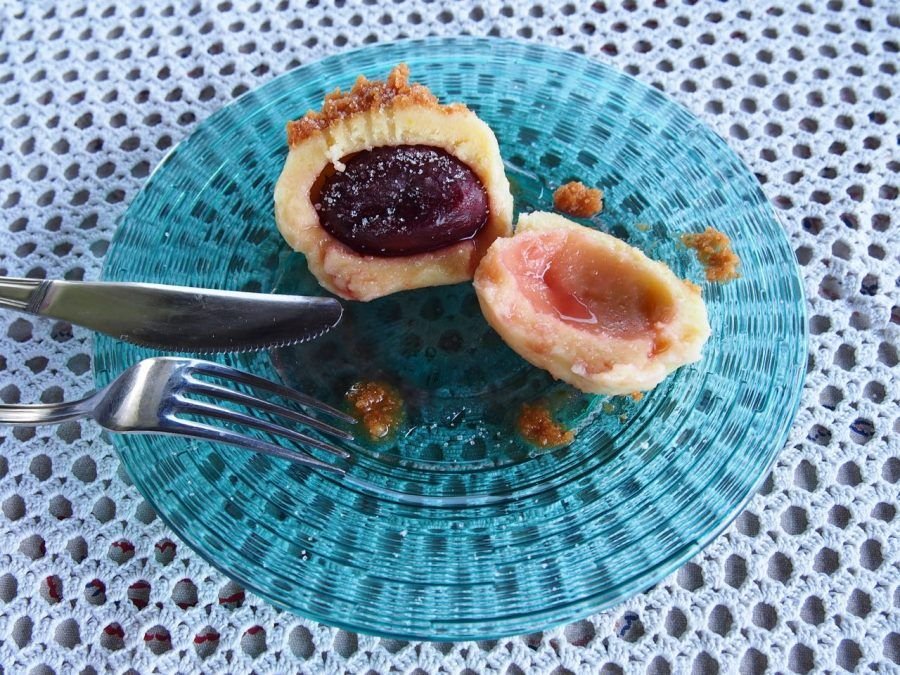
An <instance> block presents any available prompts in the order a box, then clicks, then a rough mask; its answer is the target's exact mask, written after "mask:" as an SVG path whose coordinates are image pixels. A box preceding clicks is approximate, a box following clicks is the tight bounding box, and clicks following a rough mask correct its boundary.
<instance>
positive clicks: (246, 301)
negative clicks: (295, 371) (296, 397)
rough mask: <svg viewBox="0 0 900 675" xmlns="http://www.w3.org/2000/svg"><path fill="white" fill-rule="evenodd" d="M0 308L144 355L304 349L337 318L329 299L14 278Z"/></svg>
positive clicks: (6, 284) (337, 307) (1, 285)
mask: <svg viewBox="0 0 900 675" xmlns="http://www.w3.org/2000/svg"><path fill="white" fill-rule="evenodd" d="M0 307H3V308H7V309H14V310H18V311H20V312H27V313H29V314H36V315H38V316H46V317H50V318H54V319H61V320H63V321H68V322H69V323H74V324H78V325H79V326H84V327H85V328H90V329H91V330H95V331H97V332H98V333H104V334H106V335H110V336H112V337H114V338H117V339H120V340H125V341H127V342H133V343H135V344H138V345H142V346H145V347H152V348H154V349H161V350H165V351H174V352H192V353H207V352H226V351H253V350H258V349H271V348H274V347H280V346H285V345H289V344H294V343H297V342H306V341H308V340H312V339H315V338H317V337H319V336H320V335H322V334H324V333H326V332H328V331H329V330H331V329H332V328H333V327H334V326H336V325H337V323H338V322H339V321H340V320H341V315H342V313H343V308H342V307H341V304H340V303H339V302H338V301H337V300H335V299H333V298H317V297H307V296H299V295H273V294H268V293H245V292H241V291H218V290H210V289H203V288H189V287H186V286H167V285H163V284H139V283H116V282H102V281H98V282H88V281H48V280H43V279H18V278H13V277H0Z"/></svg>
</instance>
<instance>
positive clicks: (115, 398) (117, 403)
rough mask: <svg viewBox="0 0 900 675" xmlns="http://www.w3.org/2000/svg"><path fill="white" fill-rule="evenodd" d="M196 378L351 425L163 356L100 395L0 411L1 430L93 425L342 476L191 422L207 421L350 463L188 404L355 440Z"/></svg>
mask: <svg viewBox="0 0 900 675" xmlns="http://www.w3.org/2000/svg"><path fill="white" fill-rule="evenodd" d="M198 376H200V377H198ZM202 377H207V378H216V379H218V380H223V381H227V382H229V383H230V384H235V383H238V384H243V385H247V386H250V387H252V388H254V389H258V390H263V391H266V392H270V393H273V394H277V395H278V396H280V397H282V398H284V399H287V400H290V401H294V402H295V403H298V404H299V405H300V406H302V407H303V408H305V409H307V410H315V411H317V412H320V413H325V414H327V415H329V416H331V417H332V418H335V419H337V420H341V421H343V422H348V423H351V424H352V423H354V422H355V420H354V419H353V418H352V417H350V416H349V415H346V414H345V413H343V412H341V411H340V410H336V409H335V408H332V407H331V406H329V405H326V404H324V403H322V402H321V401H317V400H316V399H314V398H312V397H310V396H307V395H305V394H302V393H300V392H298V391H295V390H293V389H290V388H289V387H285V386H283V385H280V384H277V383H275V382H271V381H269V380H266V379H263V378H261V377H258V376H256V375H251V374H250V373H245V372H243V371H240V370H237V369H235V368H231V367H229V366H225V365H223V364H221V363H214V362H212V361H203V360H200V359H192V358H182V357H172V356H162V357H157V358H150V359H145V360H143V361H141V362H139V363H137V364H135V365H134V366H132V367H131V368H129V369H128V370H126V371H125V372H123V373H122V374H121V375H119V377H117V378H116V379H115V380H113V381H112V382H110V383H109V384H108V385H107V386H106V387H104V388H103V389H99V390H97V391H94V392H92V393H91V394H90V395H88V396H86V397H85V398H82V399H79V400H77V401H68V402H62V403H49V404H37V405H0V424H15V425H25V426H35V425H41V424H59V423H61V422H67V421H69V420H75V419H81V418H91V419H93V420H94V421H96V422H97V424H99V425H100V426H102V427H103V428H104V429H108V430H110V431H113V432H117V433H150V434H154V433H155V434H170V435H175V436H187V437H189V438H197V439H201V440H207V441H213V442H218V443H227V444H229V445H235V446H238V447H242V448H246V449H248V450H253V451H256V452H260V453H263V454H267V455H272V456H274V457H280V458H282V459H287V460H290V461H292V462H297V463H299V464H304V465H306V466H309V467H316V468H319V469H326V470H329V471H334V472H337V473H339V474H344V473H345V471H344V470H343V469H341V468H339V467H336V466H333V465H331V464H328V463H327V462H322V461H320V460H318V459H316V458H315V457H313V456H311V455H309V454H307V453H305V452H303V451H301V450H291V449H288V448H285V447H283V446H280V445H277V444H275V443H270V442H268V441H264V440H261V439H259V438H255V437H253V436H248V435H245V434H243V433H239V432H237V431H233V430H232V429H228V428H225V427H221V426H216V425H213V424H206V423H204V422H200V421H198V420H196V419H191V418H193V417H203V418H213V419H215V420H220V421H222V422H224V423H226V424H227V423H231V424H239V425H244V426H247V427H251V428H254V429H258V430H260V431H265V432H268V433H271V434H274V435H276V436H280V437H283V438H286V439H288V440H291V441H296V442H298V443H301V444H303V445H306V446H309V447H313V448H318V449H319V450H323V451H325V452H327V453H330V454H332V455H336V456H338V457H342V458H344V459H349V457H350V454H349V453H348V452H346V451H345V450H342V449H341V448H338V447H335V446H333V445H331V444H329V443H326V442H324V441H321V440H319V439H317V438H313V437H312V436H308V435H306V434H303V433H300V432H299V431H295V430H294V429H290V428H288V427H286V426H282V425H279V424H275V423H272V422H268V421H266V420H263V419H260V418H259V417H256V416H254V415H249V414H246V413H243V412H240V411H237V410H233V409H231V408H227V407H224V406H222V405H218V404H216V403H210V402H207V401H204V400H198V399H197V398H194V397H195V396H201V397H208V398H211V399H214V400H217V401H229V402H231V403H236V404H239V405H242V406H245V407H246V408H248V409H251V410H257V411H265V412H269V413H274V414H276V415H279V416H280V417H283V418H285V419H288V420H292V421H294V422H300V423H301V424H304V425H306V426H307V427H310V428H313V429H316V430H318V431H320V432H321V433H323V434H325V435H326V436H330V437H334V438H339V439H343V440H348V441H349V440H352V439H353V435H352V434H350V433H349V432H347V431H344V430H342V429H339V428H337V427H335V426H332V425H331V424H328V423H326V422H323V421H321V420H319V419H316V418H315V417H312V416H311V415H308V414H306V413H303V412H298V411H296V410H291V409H290V408H286V407H284V406H282V405H279V404H277V403H272V402H271V401H267V400H264V399H261V398H257V397H255V396H251V395H249V394H244V393H242V392H240V391H236V390H235V389H232V388H229V387H226V386H222V385H220V384H216V383H213V382H209V381H206V380H205V379H201V378H202Z"/></svg>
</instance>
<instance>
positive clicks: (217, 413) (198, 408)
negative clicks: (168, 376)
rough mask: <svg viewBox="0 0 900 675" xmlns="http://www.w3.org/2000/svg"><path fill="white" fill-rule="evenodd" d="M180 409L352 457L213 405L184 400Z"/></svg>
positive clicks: (288, 431)
mask: <svg viewBox="0 0 900 675" xmlns="http://www.w3.org/2000/svg"><path fill="white" fill-rule="evenodd" d="M178 408H179V409H180V410H181V411H183V412H186V413H189V414H192V415H207V416H209V417H215V418H217V419H220V420H224V421H226V422H237V423H238V424H243V425H245V426H248V427H253V428H254V429H259V430H260V431H268V432H269V433H272V434H276V435H278V436H283V437H285V438H290V439H291V440H294V441H299V442H300V443H305V444H306V445H311V446H312V447H314V448H319V450H324V451H325V452H330V453H331V454H333V455H337V456H338V457H343V458H344V459H348V458H349V457H350V453H348V452H347V451H346V450H341V449H340V448H336V447H334V446H333V445H329V444H328V443H325V442H324V441H320V440H318V439H316V438H313V437H312V436H307V435H306V434H301V433H300V432H299V431H294V430H293V429H287V428H285V427H280V426H278V425H277V424H272V423H271V422H266V421H265V420H261V419H259V418H257V417H253V416H252V415H246V414H244V413H242V412H238V411H236V410H228V409H227V408H220V407H219V406H217V405H213V404H212V403H206V402H204V401H194V400H186V399H182V401H181V402H180V403H179V405H178Z"/></svg>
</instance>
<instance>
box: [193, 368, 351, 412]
mask: <svg viewBox="0 0 900 675" xmlns="http://www.w3.org/2000/svg"><path fill="white" fill-rule="evenodd" d="M194 369H195V370H197V371H199V372H201V373H205V374H207V375H214V376H219V377H224V378H227V379H229V380H234V381H235V382H241V383H242V384H247V385H250V386H251V387H256V388H257V389H265V390H266V391H270V392H272V393H273V394H278V395H279V396H282V397H284V398H286V399H290V400H292V401H296V402H297V403H299V404H301V405H304V406H307V407H309V408H314V409H315V410H319V411H320V412H324V413H328V414H329V415H331V416H332V417H336V418H338V419H339V420H343V421H344V422H349V423H350V424H356V419H355V418H353V417H351V416H350V415H348V414H347V413H344V412H341V411H340V410H338V409H337V408H332V407H331V406H330V405H327V404H325V403H322V402H321V401H319V400H317V399H314V398H313V397H312V396H307V395H306V394H303V393H300V392H299V391H297V390H296V389H291V388H290V387H285V386H284V385H283V384H278V383H277V382H272V381H271V380H266V379H264V378H262V377H258V376H256V375H251V374H250V373H245V372H244V371H242V370H238V369H237V368H232V367H231V366H226V365H223V364H221V363H214V362H212V361H202V362H196V363H195V364H194Z"/></svg>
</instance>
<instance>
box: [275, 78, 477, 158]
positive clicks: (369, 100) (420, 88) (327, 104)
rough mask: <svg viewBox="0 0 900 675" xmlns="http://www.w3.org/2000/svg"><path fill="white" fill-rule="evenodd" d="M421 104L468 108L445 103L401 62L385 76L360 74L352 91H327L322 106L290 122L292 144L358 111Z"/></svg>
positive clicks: (288, 133)
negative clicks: (411, 77)
mask: <svg viewBox="0 0 900 675" xmlns="http://www.w3.org/2000/svg"><path fill="white" fill-rule="evenodd" d="M407 105H419V106H428V107H433V108H437V109H441V110H444V111H446V112H453V111H456V110H460V109H465V106H464V105H463V104H462V103H453V104H451V105H441V104H440V103H438V100H437V97H436V96H435V95H434V94H432V93H431V91H430V90H429V89H428V87H426V86H425V85H422V84H410V83H409V67H408V66H407V65H406V64H405V63H401V64H399V65H397V66H395V67H394V68H393V70H391V72H390V73H388V76H387V77H386V78H385V79H384V80H383V81H382V80H367V79H366V78H365V77H364V76H363V75H360V76H359V77H358V78H356V83H355V84H354V85H353V88H352V89H350V91H347V92H342V91H341V90H340V89H335V90H334V91H333V92H331V93H330V94H326V95H325V100H324V102H323V103H322V109H321V110H309V111H307V113H306V114H305V115H304V116H303V117H301V118H300V119H298V120H294V121H292V122H288V124H287V136H288V146H290V147H293V146H295V145H297V144H298V143H300V142H301V141H302V140H304V139H306V138H308V137H310V136H311V135H313V134H314V133H316V132H318V131H321V130H323V129H326V128H328V127H329V126H330V125H332V124H334V123H335V122H337V121H339V120H341V119H343V118H345V117H349V116H350V115H355V114H356V113H361V112H369V111H372V110H379V109H382V108H387V107H392V106H407Z"/></svg>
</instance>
